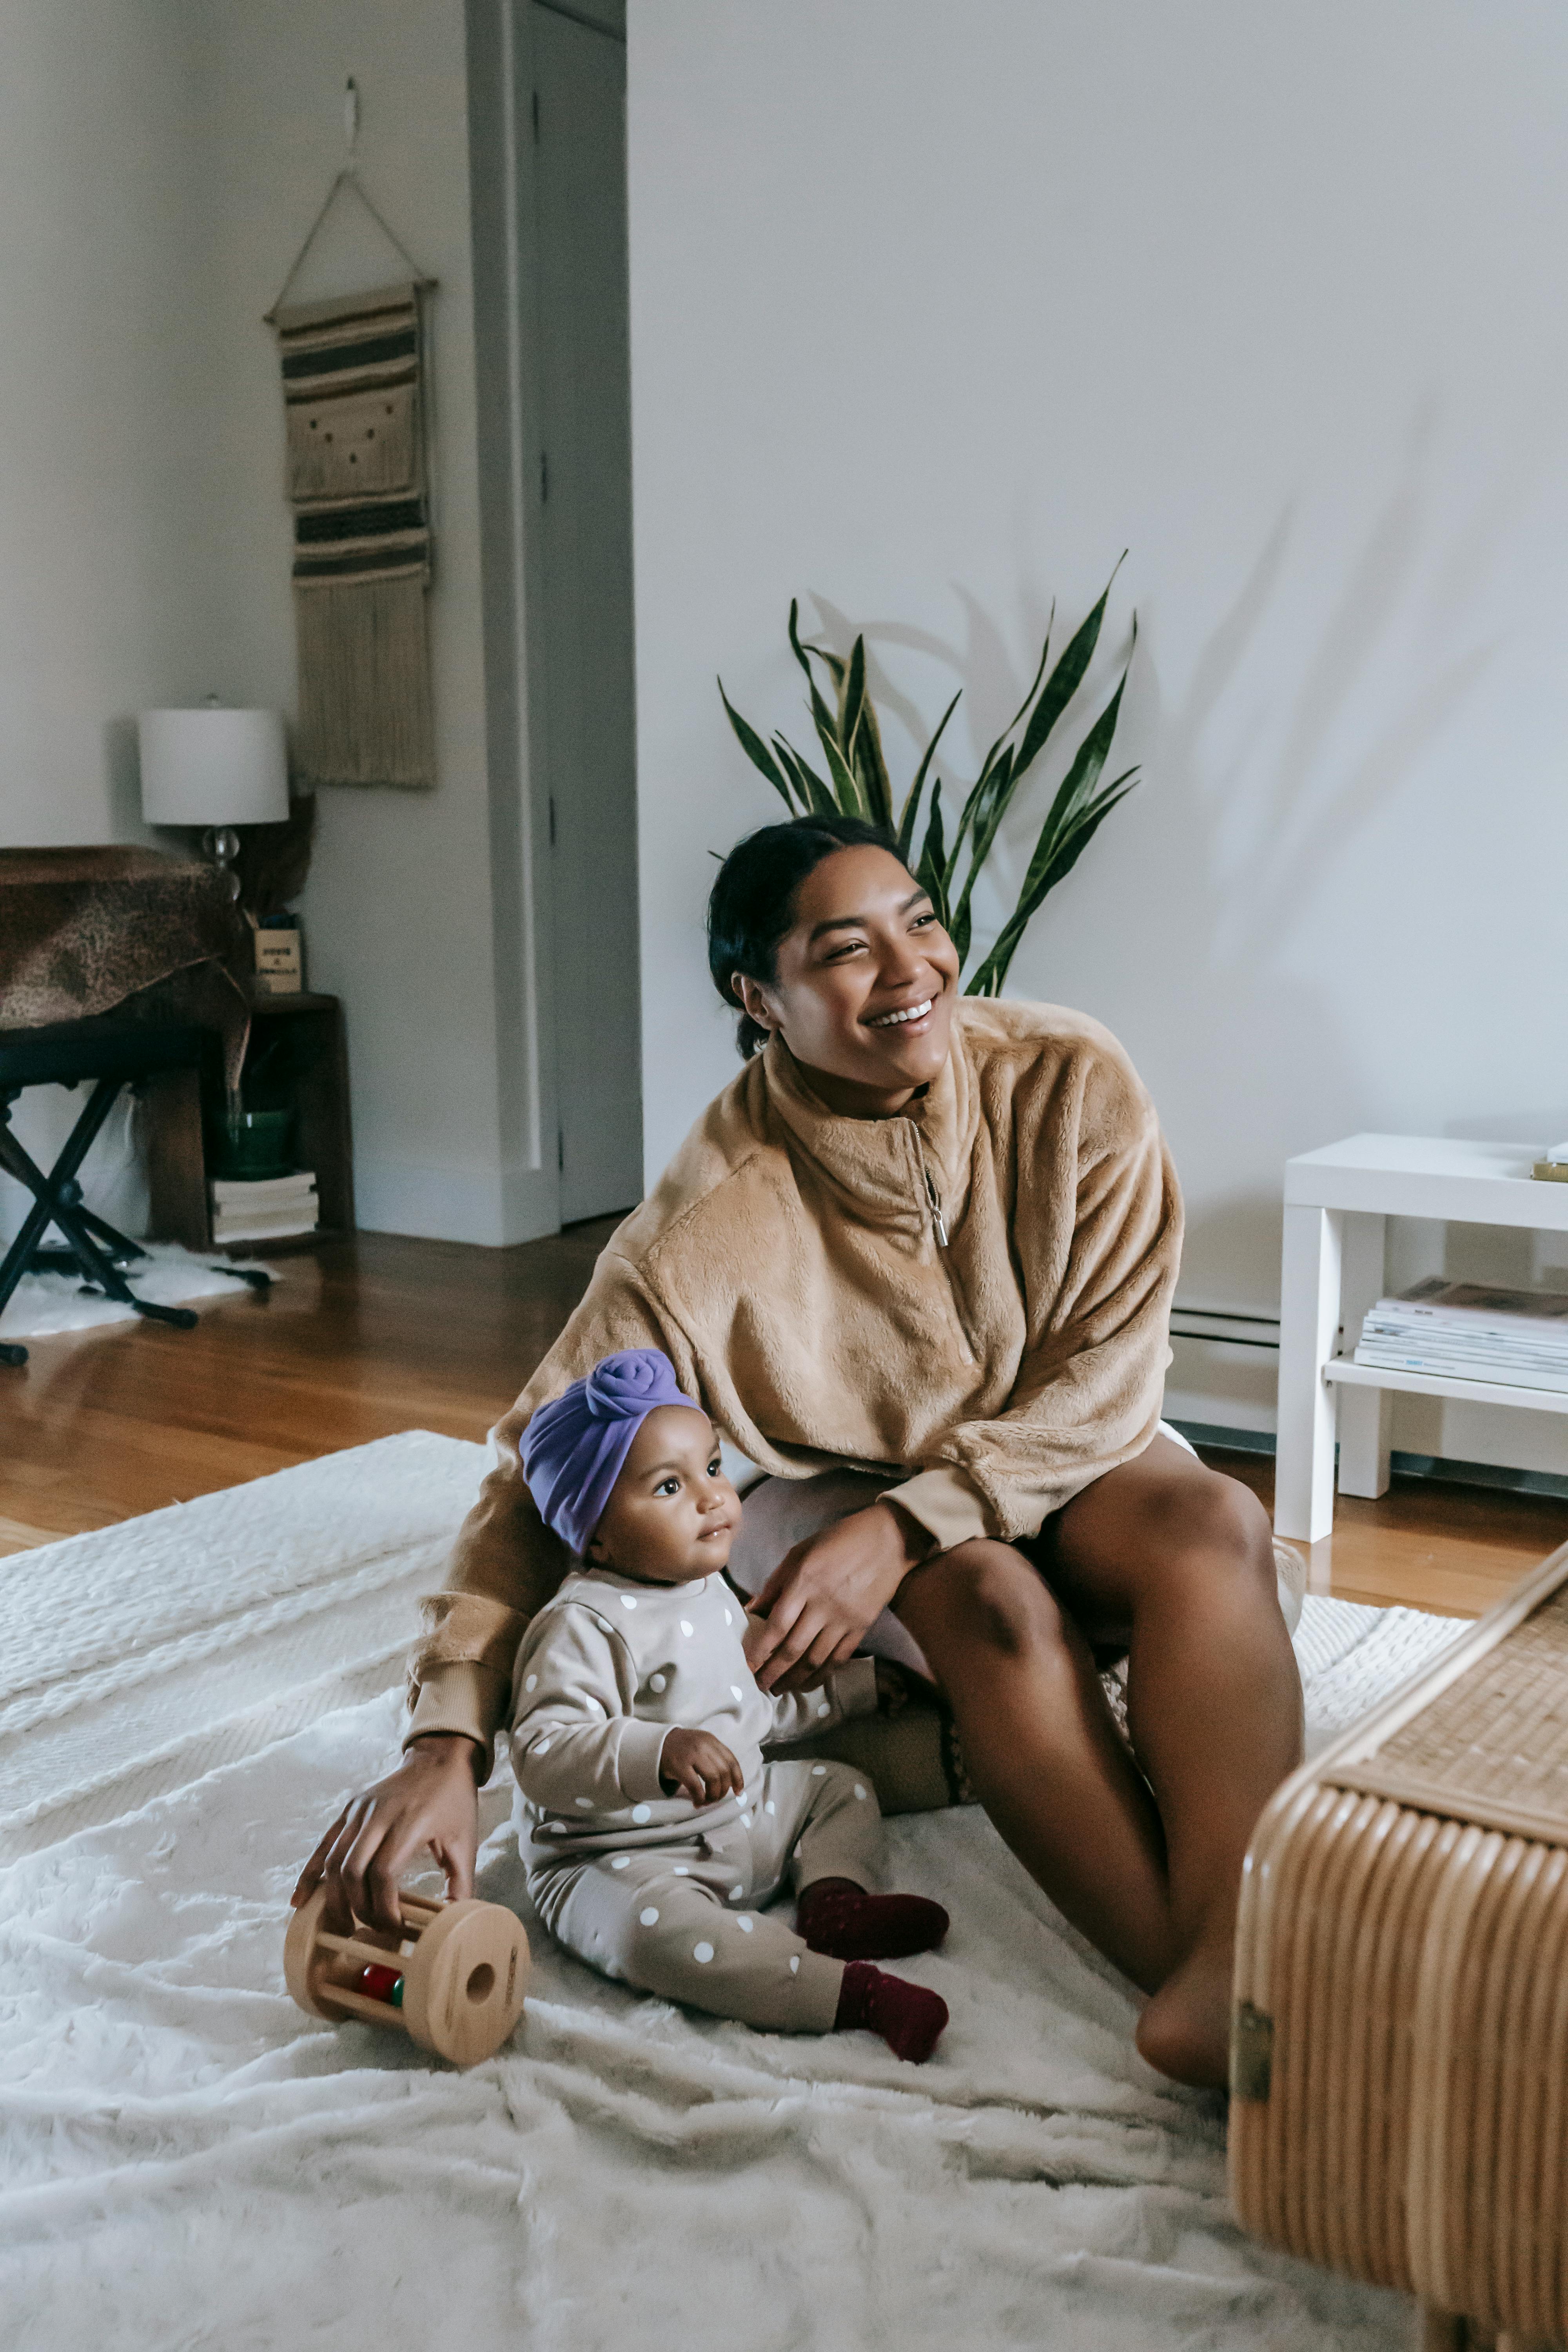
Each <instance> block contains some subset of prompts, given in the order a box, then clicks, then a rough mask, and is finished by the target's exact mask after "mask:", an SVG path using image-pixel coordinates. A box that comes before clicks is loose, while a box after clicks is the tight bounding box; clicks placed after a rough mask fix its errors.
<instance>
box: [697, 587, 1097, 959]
mask: <svg viewBox="0 0 1568 2352" xmlns="http://www.w3.org/2000/svg"><path fill="white" fill-rule="evenodd" d="M1120 569H1121V565H1120V562H1119V563H1118V566H1117V570H1120ZM1115 578H1116V572H1112V573H1111V575H1110V581H1108V582H1107V583H1106V585H1105V588H1104V590H1103V592H1102V593H1101V595H1100V601H1099V603H1098V604H1096V605H1095V606H1094V608H1093V610H1092V611H1091V612H1090V613H1089V615H1088V617H1087V619H1085V620H1084V621H1082V622H1081V623H1080V624H1079V627H1078V628H1077V630H1076V631H1075V632H1074V634H1073V635H1072V636H1071V637H1070V638H1069V640H1068V644H1067V646H1065V648H1064V649H1063V651H1062V652H1061V653H1060V654H1058V656H1057V659H1056V662H1055V664H1054V665H1052V664H1051V660H1050V652H1051V625H1052V624H1051V622H1047V626H1046V635H1045V643H1044V645H1043V646H1042V647H1041V650H1040V658H1039V661H1038V663H1037V667H1036V670H1035V675H1034V679H1033V682H1032V683H1031V685H1030V687H1029V690H1028V692H1027V693H1026V695H1025V697H1024V698H1023V701H1022V702H1021V703H1020V704H1019V705H1018V708H1017V709H1016V711H1015V712H1014V714H1013V717H1012V718H1011V719H1010V720H1009V721H1008V723H1007V725H1006V726H1005V728H1004V729H1003V730H1002V732H1001V734H1000V735H998V736H997V738H996V740H995V741H994V743H993V744H992V746H991V748H990V750H989V751H987V752H986V754H985V757H984V760H983V761H981V763H980V772H979V774H978V775H977V776H976V777H975V780H974V782H973V784H971V785H969V786H968V787H967V789H966V790H964V791H963V793H962V794H961V795H959V796H958V797H957V798H956V799H955V801H954V802H953V803H952V805H951V806H944V804H943V802H942V779H941V777H940V776H939V775H938V773H937V772H936V765H935V762H936V759H937V754H938V751H939V748H940V746H941V743H942V736H943V734H944V733H945V731H946V729H947V723H948V721H949V719H951V718H952V714H953V712H954V711H955V710H956V709H957V708H958V705H959V702H960V701H961V699H962V698H963V688H962V687H960V688H959V689H958V692H957V693H956V694H955V695H954V696H953V698H952V701H951V702H950V703H949V704H948V706H947V709H945V710H944V711H943V712H942V717H941V719H939V720H938V722H937V725H936V729H935V731H934V732H933V733H932V735H931V739H930V740H929V741H928V742H927V744H926V747H925V750H924V751H923V753H922V754H921V759H920V761H919V764H918V766H917V767H916V769H915V772H914V776H913V779H912V781H911V782H910V785H909V787H908V789H907V790H906V791H905V792H904V793H902V794H901V795H900V794H897V793H895V791H894V787H893V782H892V779H891V777H890V776H889V772H888V763H887V759H886V755H885V753H884V751H883V747H882V730H881V726H880V723H879V719H878V717H877V709H876V704H875V702H874V700H873V698H872V696H871V693H870V690H869V688H868V676H867V660H866V639H865V635H864V634H863V633H862V634H861V635H857V637H856V639H855V641H854V644H853V646H851V648H850V650H849V653H848V655H847V656H845V655H841V654H837V653H835V652H833V651H832V650H831V649H830V648H829V647H827V646H819V645H813V644H808V643H803V642H802V640H801V635H800V607H799V604H798V601H797V602H795V603H793V604H791V605H790V608H789V642H790V647H791V650H792V651H793V653H794V655H795V659H796V661H797V662H798V663H799V664H800V667H801V668H802V670H803V671H804V672H805V682H806V690H807V698H808V702H807V707H808V709H809V710H810V714H811V720H812V725H813V728H814V730H815V731H816V741H817V746H818V749H819V753H820V757H821V760H822V762H823V766H822V768H821V769H818V768H817V767H816V766H814V765H813V763H812V761H810V760H808V759H806V758H805V757H804V755H803V754H802V753H801V752H799V751H797V750H796V749H795V745H794V744H793V743H792V742H791V741H790V740H789V739H788V737H787V736H785V735H784V734H782V733H778V732H775V733H774V735H773V740H772V743H771V745H770V744H768V743H765V742H764V741H763V738H762V736H761V735H760V734H759V733H758V731H757V730H756V729H755V728H754V727H752V725H751V723H750V722H749V720H747V719H743V718H742V716H741V714H740V712H739V711H738V710H737V709H735V708H734V706H733V704H732V703H731V700H730V698H729V696H728V695H727V694H725V692H724V683H723V680H722V679H721V680H720V681H719V692H720V695H721V698H722V699H723V704H724V709H725V711H726V712H727V713H728V716H729V720H730V724H731V727H732V728H733V729H734V730H735V735H736V738H737V740H739V742H740V745H741V748H742V751H744V752H745V754H746V757H747V758H748V759H749V760H750V761H751V762H752V766H753V767H754V768H756V769H757V770H758V772H760V773H761V774H762V775H763V776H765V777H766V778H767V780H768V782H769V783H770V784H772V786H773V790H774V791H775V792H776V793H778V794H779V796H780V798H781V799H782V800H783V802H784V806H785V807H786V808H787V809H788V810H789V811H790V813H791V814H792V815H795V816H804V815H807V814H811V813H813V812H816V813H817V814H827V813H829V812H832V811H835V810H837V811H840V812H842V813H843V814H845V815H848V816H859V817H866V818H868V819H870V820H871V822H872V823H874V824H881V825H884V826H885V827H886V828H887V830H888V831H889V833H891V834H893V835H895V836H896V838H897V840H898V844H899V850H900V856H902V857H903V858H904V859H905V861H906V863H907V864H908V865H909V866H910V871H911V872H912V873H913V874H914V876H915V878H916V879H917V881H919V882H920V883H921V884H922V885H923V886H924V887H925V888H926V889H927V890H929V891H930V893H931V900H932V903H933V905H934V906H935V907H936V909H937V912H938V914H939V916H940V917H941V919H942V923H943V924H944V926H945V927H946V929H947V930H948V931H949V932H950V933H951V935H952V940H953V944H954V945H955V947H956V948H957V950H958V954H959V961H960V964H961V966H962V965H963V964H965V963H967V962H968V961H969V957H970V950H971V946H972V944H973V932H974V907H973V898H974V889H975V885H976V883H977V882H978V881H979V880H980V878H981V876H982V874H983V873H984V869H985V866H986V863H987V860H988V859H989V858H990V856H991V855H992V852H993V850H994V848H995V846H996V843H997V837H998V835H999V834H1000V833H1001V831H1002V828H1003V825H1004V824H1005V821H1006V819H1007V817H1008V814H1009V812H1010V811H1011V810H1012V808H1013V803H1014V802H1015V799H1016V796H1017V793H1018V789H1019V786H1020V785H1021V784H1022V783H1023V782H1024V779H1025V777H1026V775H1027V774H1028V773H1029V772H1030V771H1031V769H1033V768H1034V767H1035V765H1036V762H1037V761H1038V760H1039V759H1040V757H1041V755H1042V753H1043V752H1044V751H1045V750H1046V747H1047V744H1048V743H1049V741H1050V740H1051V738H1052V736H1053V734H1054V733H1055V731H1056V729H1057V725H1058V721H1059V720H1061V719H1063V718H1064V717H1065V715H1066V713H1067V711H1068V707H1069V705H1070V704H1071V703H1072V702H1073V700H1074V698H1075V697H1076V696H1077V694H1078V691H1079V688H1080V687H1081V686H1082V684H1083V681H1084V678H1085V677H1086V675H1087V673H1088V670H1089V664H1090V663H1091V661H1092V660H1093V658H1094V653H1095V648H1096V646H1098V645H1099V642H1100V629H1101V627H1102V625H1103V624H1104V620H1105V607H1106V604H1107V601H1108V600H1109V598H1110V589H1111V585H1112V583H1114V581H1115ZM1054 618H1055V609H1054V607H1053V611H1052V621H1054ZM1137 637H1138V622H1137V616H1136V614H1134V616H1133V621H1132V643H1131V645H1130V646H1129V647H1128V655H1127V663H1126V665H1125V667H1123V669H1122V672H1121V677H1120V678H1119V679H1118V680H1117V683H1116V686H1115V688H1114V689H1113V691H1112V692H1111V695H1110V699H1109V700H1108V701H1107V702H1106V704H1105V705H1104V707H1103V709H1101V710H1100V712H1099V713H1098V715H1097V716H1096V718H1095V719H1094V721H1093V723H1092V724H1091V726H1090V727H1089V730H1088V732H1087V733H1086V734H1085V736H1084V738H1083V740H1082V741H1081V742H1080V743H1079V748H1078V751H1077V752H1076V754H1075V755H1074V757H1073V759H1072V761H1071V762H1070V764H1069V766H1068V771H1067V773H1066V775H1065V776H1064V777H1063V779H1062V781H1061V782H1060V784H1059V785H1058V787H1057V790H1056V793H1054V795H1053V796H1052V799H1051V802H1050V805H1049V807H1048V808H1047V812H1046V816H1045V822H1044V824H1042V825H1041V827H1040V832H1039V836H1038V838H1037V841H1036V843H1035V846H1034V851H1033V854H1032V856H1030V858H1029V862H1028V865H1027V866H1026V870H1025V874H1024V877H1023V881H1022V883H1021V885H1020V887H1019V890H1018V895H1017V899H1016V904H1015V906H1014V908H1013V911H1012V913H1011V914H1010V915H1009V916H1008V917H1007V918H1006V919H1005V921H1004V923H1003V925H1002V927H1001V929H1000V931H999V932H998V934H997V936H996V938H995V939H994V941H993V942H992V944H991V946H990V947H989V948H988V949H987V950H986V951H985V953H984V955H983V956H982V957H981V958H980V960H979V961H978V963H977V964H975V965H974V966H973V969H972V970H971V971H970V972H969V975H968V978H967V979H966V981H965V982H964V992H965V994H966V995H969V996H1000V994H1001V993H1002V990H1003V987H1004V985H1005V982H1006V978H1007V968H1008V966H1009V964H1010V963H1011V962H1012V960H1013V956H1014V953H1015V951H1016V949H1017V946H1018V943H1019V941H1020V940H1022V939H1023V936H1024V933H1025V931H1026V929H1027V928H1028V926H1029V923H1030V922H1031V920H1032V919H1033V918H1034V916H1035V915H1036V914H1037V912H1038V910H1039V908H1040V907H1041V906H1042V905H1043V903H1044V901H1045V899H1046V898H1047V896H1048V895H1049V893H1050V892H1051V891H1052V890H1054V889H1055V888H1056V887H1057V885H1058V882H1062V881H1065V879H1066V878H1067V877H1068V874H1070V873H1071V871H1072V869H1073V867H1074V866H1076V865H1077V864H1078V861H1079V858H1080V857H1081V856H1082V855H1083V853H1084V851H1085V850H1086V849H1087V848H1088V846H1089V843H1090V842H1091V841H1092V840H1093V838H1094V835H1096V833H1097V832H1098V831H1099V830H1100V826H1101V825H1102V824H1104V822H1105V820H1106V818H1107V817H1108V816H1109V815H1110V812H1111V810H1112V809H1113V808H1115V807H1116V806H1117V805H1118V803H1120V802H1121V801H1123V800H1125V799H1126V797H1127V795H1128V793H1130V792H1131V790H1132V789H1133V786H1134V785H1135V784H1136V783H1137V782H1138V775H1139V771H1138V769H1137V768H1136V767H1131V768H1125V769H1123V770H1122V771H1121V774H1120V775H1117V776H1113V777H1112V778H1111V780H1110V782H1105V781H1104V776H1105V770H1106V766H1107V763H1108V761H1109V759H1110V748H1111V744H1112V742H1113V740H1114V739H1115V735H1116V726H1117V720H1118V719H1119V718H1120V716H1121V698H1122V694H1123V692H1124V690H1125V688H1126V685H1127V677H1128V672H1129V670H1130V669H1131V660H1132V650H1133V646H1136V644H1137ZM814 662H815V663H816V664H817V665H818V666H819V667H820V670H821V673H822V684H821V685H819V684H818V682H817V672H816V670H815V669H814V668H813V667H812V665H813V663H814ZM825 688H826V691H825V690H824V689H825ZM830 697H831V699H829V698H830ZM950 823H951V824H952V839H951V840H949V838H948V826H949V824H950Z"/></svg>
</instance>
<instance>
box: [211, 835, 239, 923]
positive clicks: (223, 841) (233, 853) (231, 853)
mask: <svg viewBox="0 0 1568 2352" xmlns="http://www.w3.org/2000/svg"><path fill="white" fill-rule="evenodd" d="M202 853H203V855H204V856H206V857H210V858H211V860H212V862H213V864H214V866H216V869H217V871H218V873H219V875H220V876H221V877H222V878H223V885H224V896H225V897H226V898H227V900H228V902H229V904H230V906H232V905H233V904H234V902H235V900H236V899H237V898H238V896H239V877H238V875H237V873H236V872H235V870H234V861H235V859H236V858H237V856H239V835H238V834H237V833H236V831H235V829H234V827H233V825H232V824H209V825H208V827H207V829H206V831H205V833H204V834H203V835H202Z"/></svg>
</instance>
